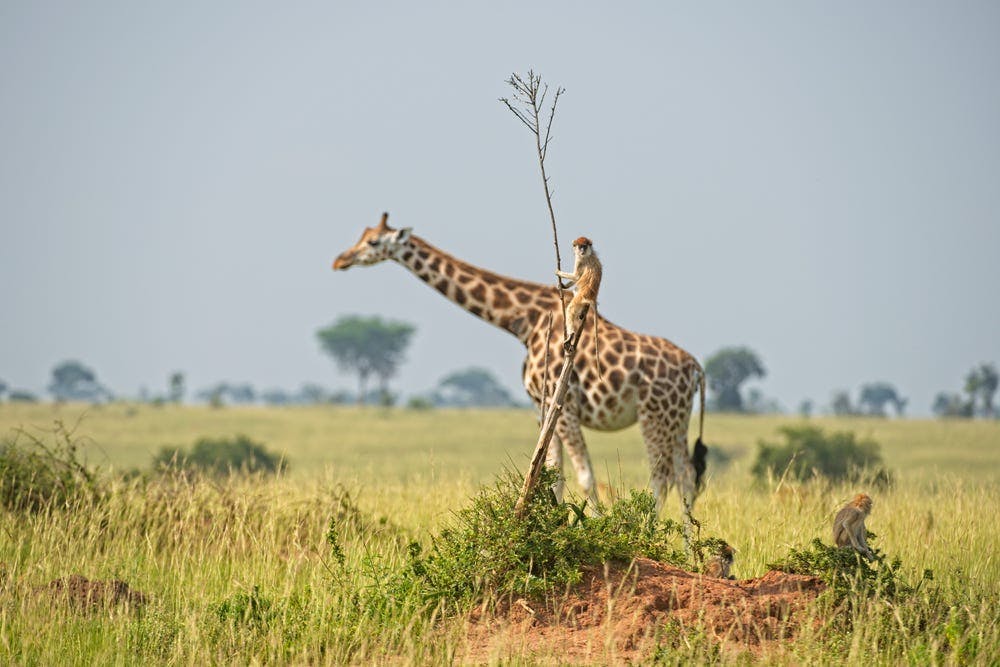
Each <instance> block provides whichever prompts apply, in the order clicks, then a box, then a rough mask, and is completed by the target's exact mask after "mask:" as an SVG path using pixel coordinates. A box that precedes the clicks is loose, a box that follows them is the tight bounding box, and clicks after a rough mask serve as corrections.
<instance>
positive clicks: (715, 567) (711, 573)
mask: <svg viewBox="0 0 1000 667" xmlns="http://www.w3.org/2000/svg"><path fill="white" fill-rule="evenodd" d="M734 553H735V552H734V549H733V548H732V547H731V546H729V545H728V544H727V545H725V546H723V547H722V549H720V550H719V553H717V554H715V555H714V556H712V557H711V558H709V559H708V560H707V561H705V567H704V568H703V572H704V574H705V576H707V577H716V578H717V579H728V578H729V568H731V567H732V566H733V554H734Z"/></svg>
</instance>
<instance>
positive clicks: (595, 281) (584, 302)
mask: <svg viewBox="0 0 1000 667" xmlns="http://www.w3.org/2000/svg"><path fill="white" fill-rule="evenodd" d="M573 256H574V258H575V262H574V264H573V273H566V272H565V271H556V276H558V277H559V278H562V279H563V280H567V281H569V283H568V284H567V285H562V283H561V282H560V285H561V286H562V287H573V286H574V285H575V286H576V292H574V294H573V299H572V300H571V301H570V302H569V306H567V307H566V318H567V321H566V328H567V332H568V333H567V336H568V337H567V339H566V342H565V343H564V345H568V344H569V341H570V340H572V338H573V335H574V334H575V333H576V331H577V328H578V327H581V326H583V321H582V318H583V307H584V306H590V311H591V313H592V314H593V316H594V350H595V353H597V372H598V375H600V374H601V357H600V354H599V350H598V349H597V291H598V290H599V289H600V288H601V275H602V273H603V270H602V269H601V260H599V259H597V253H595V252H594V244H593V243H592V242H591V240H590V239H588V238H587V237H586V236H581V237H580V238H578V239H577V240H575V241H573Z"/></svg>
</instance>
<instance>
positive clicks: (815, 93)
mask: <svg viewBox="0 0 1000 667" xmlns="http://www.w3.org/2000/svg"><path fill="white" fill-rule="evenodd" d="M528 68H534V69H535V70H536V71H539V72H541V73H542V74H543V75H544V76H545V77H546V79H547V80H548V81H550V82H552V83H553V84H560V85H563V86H565V87H566V89H567V93H566V95H565V97H564V98H563V99H562V101H561V103H560V109H559V112H558V116H557V118H556V126H555V135H556V139H555V141H554V143H553V144H552V148H551V152H550V157H549V165H548V166H549V169H550V173H551V175H552V182H553V185H554V187H555V190H556V201H555V208H556V214H557V217H558V221H559V224H560V229H561V232H562V238H563V245H564V251H565V252H566V253H567V254H568V252H569V247H568V244H569V241H570V239H572V238H575V237H576V236H579V235H581V234H585V235H587V236H590V237H591V238H593V239H594V241H595V244H596V248H597V249H598V252H599V253H600V255H601V258H602V259H603V261H604V264H605V280H604V284H603V287H602V293H601V308H602V312H603V313H604V314H605V315H606V316H607V317H609V318H611V319H612V320H614V321H615V322H617V323H619V324H621V325H623V326H627V327H630V328H634V329H636V330H639V331H642V332H646V333H653V334H657V335H661V336H665V337H668V338H670V339H672V340H674V341H675V342H677V343H679V344H680V345H682V346H684V347H685V348H687V349H688V350H690V351H692V352H693V353H695V354H696V355H698V356H700V357H701V358H704V357H705V356H706V355H708V354H710V353H712V352H713V351H715V350H717V349H719V348H720V347H722V346H725V345H748V346H750V347H752V348H753V349H755V350H757V351H758V352H759V353H760V355H761V356H762V358H763V359H764V362H765V364H766V366H767V368H768V370H769V375H768V377H767V379H766V380H765V381H764V382H763V383H762V384H761V385H760V386H761V388H762V389H763V390H764V391H765V393H766V394H768V395H771V396H776V397H777V398H778V399H780V400H781V401H782V402H783V403H784V404H785V406H786V407H788V408H792V409H794V408H795V407H796V406H797V405H798V403H799V401H800V400H801V399H803V398H805V397H809V398H812V399H813V400H814V401H816V403H817V404H819V405H823V404H826V403H828V401H829V398H830V394H831V392H832V391H833V390H834V389H837V388H845V389H851V390H852V391H856V389H857V387H858V386H859V385H860V384H862V383H864V382H869V381H874V380H888V381H890V382H893V383H895V384H896V385H897V386H898V387H899V388H900V390H901V391H902V392H903V394H905V395H907V396H909V397H910V398H911V406H912V410H913V412H915V413H924V414H926V413H927V412H928V409H929V405H930V402H931V400H932V398H933V396H934V394H935V393H936V392H937V391H939V390H942V389H950V390H957V389H959V388H960V386H961V382H962V377H963V375H964V374H965V372H966V371H967V370H968V369H969V368H970V367H971V366H972V365H973V364H976V363H978V362H981V361H1000V336H998V334H1000V307H998V303H1000V298H998V292H1000V289H998V288H1000V268H998V262H997V253H998V251H1000V218H998V216H1000V213H998V212H1000V120H998V119H1000V4H998V3H996V2H978V3H977V2H955V3H941V2H933V3H930V2H908V1H907V2H876V3H813V2H779V3H768V2H757V3H689V4H676V3H661V2H650V3H633V4H628V5H625V4H623V3H614V4H612V3H601V4H597V3H593V4H585V3H578V2H561V3H535V2H531V3H516V2H513V3H511V2H509V3H503V4H502V5H500V4H497V3H493V4H487V3H478V2H476V3H450V4H445V3H408V2H405V3H404V2H400V3H375V2H369V3H361V2H350V3H344V2H341V3H327V2H314V3H265V2H212V3H195V2H170V3H166V2H162V3H135V2H94V3H71V2H46V3H42V2H4V3H2V4H0V100H2V104H0V225H2V228H0V229H2V236H0V283H2V285H3V290H2V292H0V313H2V318H3V326H2V327H0V378H2V379H4V380H6V381H7V382H8V383H10V384H11V385H13V386H15V387H23V388H27V389H32V390H36V391H38V390H41V389H43V387H44V385H45V384H46V382H47V380H48V377H49V372H50V370H51V368H52V366H53V365H54V364H55V363H57V362H59V361H61V360H63V359H67V358H77V359H80V360H82V361H83V362H85V363H86V364H88V365H90V366H92V367H93V368H94V369H95V370H96V371H97V372H98V375H99V377H100V378H101V379H102V380H103V381H104V382H105V383H106V384H108V385H109V386H110V387H111V388H113V389H114V390H115V391H117V392H119V393H122V394H135V393H136V392H137V391H138V389H139V387H140V386H142V385H146V386H148V387H150V388H151V389H153V390H160V388H162V387H164V386H165V384H166V378H167V376H168V374H169V373H170V372H172V371H174V370H182V371H184V372H186V373H187V376H188V380H189V386H190V387H192V388H199V387H204V386H206V385H208V384H211V383H214V382H216V381H219V380H231V381H248V382H251V383H253V384H254V385H255V386H257V387H258V388H268V387H274V386H280V387H285V388H294V387H296V386H298V385H299V384H300V383H301V382H303V381H306V380H309V381H317V382H320V383H323V384H325V385H327V386H344V387H353V386H354V384H353V380H352V379H351V378H349V377H345V376H340V375H339V374H338V373H337V371H336V369H335V367H334V365H333V364H332V362H330V361H329V360H328V359H327V358H325V357H324V356H323V355H322V354H321V353H320V351H319V349H318V346H317V345H316V342H315V336H314V332H315V330H316V329H317V328H319V327H321V326H324V325H326V324H328V323H330V322H331V321H332V320H334V319H335V318H336V317H337V316H339V315H342V314H347V313H362V314H370V313H378V314H381V315H383V316H385V317H389V318H394V319H401V320H406V321H410V322H413V323H415V324H417V326H418V327H419V332H418V335H417V337H416V339H415V341H414V345H413V348H412V351H411V353H410V355H409V357H410V361H409V362H408V363H407V364H406V366H405V367H404V368H403V370H402V373H401V374H400V377H399V378H398V380H397V386H398V387H399V388H401V389H402V390H404V391H405V392H407V393H409V392H415V391H421V390H424V389H427V388H429V387H431V386H433V385H434V384H435V383H436V381H437V380H438V379H439V378H440V377H441V376H442V375H444V374H445V373H447V372H448V371H451V370H453V369H456V368H459V367H462V366H467V365H481V366H486V367H488V368H490V369H492V370H494V371H495V372H496V373H497V374H498V375H499V376H500V377H501V379H502V380H503V381H504V382H505V384H507V385H508V386H510V387H512V388H515V389H517V383H518V374H519V369H520V365H521V353H520V349H519V344H518V343H517V342H516V341H515V340H514V339H513V338H511V337H509V336H508V335H507V334H504V333H502V332H500V331H499V330H495V329H492V328H491V327H489V326H488V325H486V324H484V323H482V322H480V321H478V320H476V319H474V318H473V317H471V316H469V315H467V314H465V313H463V312H462V311H461V310H459V309H458V308H457V307H455V306H454V305H452V304H450V303H448V302H447V301H446V300H444V299H443V298H442V297H441V296H440V295H438V294H437V293H436V292H434V291H432V290H429V289H428V288H427V287H426V286H425V285H423V284H422V283H420V282H419V281H417V280H415V279H414V278H413V277H412V276H410V275H409V274H407V273H406V272H405V271H403V270H402V269H400V268H399V267H395V266H388V265H385V266H378V267H373V268H368V269H356V270H352V271H349V272H347V273H337V274H334V273H332V272H331V271H330V262H331V260H332V258H333V257H334V256H335V255H336V254H337V253H339V252H340V251H341V250H343V249H344V248H346V247H347V246H348V245H350V244H352V243H354V242H355V240H356V239H357V236H358V235H359V233H360V231H361V228H362V227H363V226H365V225H371V224H374V223H375V222H376V221H377V219H378V215H379V214H380V213H381V211H383V210H388V211H390V213H391V215H392V222H394V223H395V224H398V225H400V226H412V227H414V229H415V232H416V233H417V234H420V235H422V236H423V237H424V238H426V239H427V240H429V241H430V242H431V243H434V244H436V245H438V246H439V247H441V248H443V249H445V250H447V251H449V252H452V253H454V254H456V255H458V256H460V257H462V258H464V259H466V260H468V261H471V262H473V263H477V264H479V265H481V266H485V267H489V268H491V269H493V270H496V271H499V272H501V273H505V274H509V275H512V276H517V277H523V278H528V279H532V280H538V281H547V280H549V279H550V276H551V274H552V269H553V258H552V247H551V240H550V231H549V227H548V222H547V217H546V210H545V206H544V201H543V199H542V194H541V188H540V183H539V178H538V175H537V165H536V163H535V161H534V155H533V146H532V140H531V137H530V136H529V135H528V134H527V132H526V131H525V130H524V128H523V127H522V126H521V125H520V124H519V123H518V122H517V121H516V120H515V119H514V118H513V117H512V116H511V115H510V113H509V112H508V111H507V110H506V109H504V108H503V107H502V106H501V105H500V103H499V102H497V98H498V97H500V96H503V95H507V94H508V91H507V89H506V87H505V84H504V79H505V78H506V77H507V76H509V75H510V73H511V72H512V71H521V72H523V71H525V70H527V69H528ZM518 395H519V396H523V393H521V392H520V391H519V393H518Z"/></svg>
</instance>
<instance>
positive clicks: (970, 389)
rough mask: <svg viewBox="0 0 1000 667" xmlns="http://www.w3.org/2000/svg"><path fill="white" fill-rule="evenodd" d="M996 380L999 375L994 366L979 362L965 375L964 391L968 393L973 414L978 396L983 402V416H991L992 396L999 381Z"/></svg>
mask: <svg viewBox="0 0 1000 667" xmlns="http://www.w3.org/2000/svg"><path fill="white" fill-rule="evenodd" d="M998 381H1000V377H998V375H997V369H996V366H994V365H993V364H987V363H983V364H979V366H977V367H976V368H973V369H972V370H971V371H969V374H968V375H966V376H965V393H967V394H968V395H969V404H970V405H971V406H972V413H973V414H975V409H976V399H977V398H979V399H980V400H981V401H982V404H983V409H982V413H983V416H985V417H992V416H993V396H994V395H996V392H997V385H998V383H1000V382H998Z"/></svg>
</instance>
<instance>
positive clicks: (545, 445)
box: [514, 304, 590, 519]
mask: <svg viewBox="0 0 1000 667" xmlns="http://www.w3.org/2000/svg"><path fill="white" fill-rule="evenodd" d="M589 310H590V305H589V304H585V305H584V306H583V310H582V311H581V315H582V317H581V318H580V319H582V320H584V321H586V319H587V312H588V311H589ZM582 333H583V327H582V326H581V327H578V328H577V330H576V332H575V333H574V334H573V338H572V340H570V341H568V342H567V343H566V344H565V345H563V352H564V355H563V366H562V370H561V371H560V372H559V379H558V380H557V381H556V390H555V393H554V394H553V395H552V402H551V403H550V404H549V406H548V409H546V406H545V405H542V409H543V410H544V411H545V419H544V421H543V422H542V431H541V433H539V434H538V442H537V443H536V444H535V451H534V453H533V454H532V455H531V467H530V468H529V469H528V474H527V475H525V477H524V485H523V486H522V487H521V495H520V496H519V497H518V499H517V504H516V505H514V515H515V516H516V517H517V518H518V519H523V518H524V514H525V512H526V511H527V509H528V497H529V496H530V495H531V492H532V490H534V488H535V486H537V485H538V477H539V475H541V472H542V464H543V463H544V461H545V452H547V451H548V449H549V443H551V442H552V434H553V433H554V432H555V429H556V422H557V421H558V420H559V415H561V414H562V410H563V401H564V400H565V399H566V392H567V390H569V376H570V373H572V372H573V362H574V361H576V346H577V344H578V343H579V342H580V334H582Z"/></svg>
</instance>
